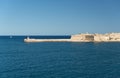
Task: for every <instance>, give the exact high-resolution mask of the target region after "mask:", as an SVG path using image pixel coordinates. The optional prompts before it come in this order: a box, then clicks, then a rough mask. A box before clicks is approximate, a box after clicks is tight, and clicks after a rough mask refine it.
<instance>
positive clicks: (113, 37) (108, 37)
mask: <svg viewBox="0 0 120 78" xmlns="http://www.w3.org/2000/svg"><path fill="white" fill-rule="evenodd" d="M71 41H76V42H77V41H81V42H82V41H83V42H92V41H93V42H95V41H96V42H102V41H103V42H107V41H120V33H106V34H89V33H86V34H76V35H72V36H71Z"/></svg>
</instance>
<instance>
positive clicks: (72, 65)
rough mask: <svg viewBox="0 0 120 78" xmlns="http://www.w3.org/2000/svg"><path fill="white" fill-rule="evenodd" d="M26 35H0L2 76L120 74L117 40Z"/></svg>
mask: <svg viewBox="0 0 120 78" xmlns="http://www.w3.org/2000/svg"><path fill="white" fill-rule="evenodd" d="M24 38H26V36H12V37H10V36H0V78H120V43H118V42H114V43H113V42H106V43H104V42H102V43H92V42H88V43H83V42H81V43H80V42H41V43H25V42H24V41H23V39H24ZM30 38H41V39H45V38H47V39H51V38H55V39H57V38H65V39H66V38H70V36H30Z"/></svg>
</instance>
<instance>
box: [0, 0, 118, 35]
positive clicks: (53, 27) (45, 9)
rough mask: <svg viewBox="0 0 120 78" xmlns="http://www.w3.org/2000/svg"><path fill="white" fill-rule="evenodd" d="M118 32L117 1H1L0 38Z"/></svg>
mask: <svg viewBox="0 0 120 78" xmlns="http://www.w3.org/2000/svg"><path fill="white" fill-rule="evenodd" d="M85 32H90V33H106V32H120V0H0V35H69V34H77V33H85Z"/></svg>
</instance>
